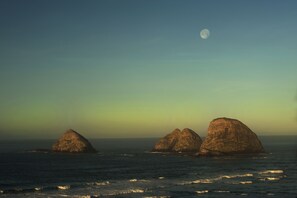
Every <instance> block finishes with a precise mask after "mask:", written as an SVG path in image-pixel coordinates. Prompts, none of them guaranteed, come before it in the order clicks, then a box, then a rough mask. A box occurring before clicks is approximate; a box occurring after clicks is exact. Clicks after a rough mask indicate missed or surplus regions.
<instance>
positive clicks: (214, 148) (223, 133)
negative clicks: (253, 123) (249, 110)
mask: <svg viewBox="0 0 297 198" xmlns="http://www.w3.org/2000/svg"><path fill="white" fill-rule="evenodd" d="M262 152H264V148H263V146H262V144H261V142H260V140H259V139H258V137H257V135H256V134H255V133H254V132H253V131H252V130H250V129H249V128H248V127H247V126H246V125H245V124H243V123H242V122H240V121H239V120H236V119H231V118H217V119H214V120H213V121H212V122H210V124H209V127H208V133H207V137H206V138H205V140H204V141H203V143H202V145H201V148H200V152H199V155H205V156H208V155H209V156H213V155H215V156H216V155H228V154H251V153H262Z"/></svg>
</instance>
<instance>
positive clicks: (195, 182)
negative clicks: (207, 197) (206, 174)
mask: <svg viewBox="0 0 297 198" xmlns="http://www.w3.org/2000/svg"><path fill="white" fill-rule="evenodd" d="M191 183H192V184H211V183H213V182H212V181H211V180H210V179H198V180H195V181H192V182H191Z"/></svg>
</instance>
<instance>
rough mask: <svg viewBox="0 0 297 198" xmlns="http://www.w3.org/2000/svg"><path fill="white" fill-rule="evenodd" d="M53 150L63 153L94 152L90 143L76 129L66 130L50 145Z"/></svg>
mask: <svg viewBox="0 0 297 198" xmlns="http://www.w3.org/2000/svg"><path fill="white" fill-rule="evenodd" d="M52 151H53V152H63V153H95V152H97V151H96V150H95V149H94V148H93V146H92V145H91V143H90V142H89V141H88V140H87V139H86V138H84V137H83V136H82V135H80V134H79V133H77V132H76V131H74V130H72V129H69V130H67V131H66V132H65V133H64V134H63V135H62V137H60V139H58V141H57V142H56V143H55V144H54V145H53V146H52Z"/></svg>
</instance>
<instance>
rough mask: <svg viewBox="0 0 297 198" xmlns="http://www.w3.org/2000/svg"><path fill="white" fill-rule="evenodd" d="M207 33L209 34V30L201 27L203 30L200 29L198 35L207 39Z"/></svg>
mask: <svg viewBox="0 0 297 198" xmlns="http://www.w3.org/2000/svg"><path fill="white" fill-rule="evenodd" d="M209 34H210V32H209V30H208V29H203V30H201V32H200V37H201V38H202V39H207V38H208V37H209Z"/></svg>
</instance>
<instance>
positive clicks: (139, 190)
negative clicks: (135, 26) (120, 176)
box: [130, 189, 144, 193]
mask: <svg viewBox="0 0 297 198" xmlns="http://www.w3.org/2000/svg"><path fill="white" fill-rule="evenodd" d="M130 192H131V193H144V190H142V189H131V190H130Z"/></svg>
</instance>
